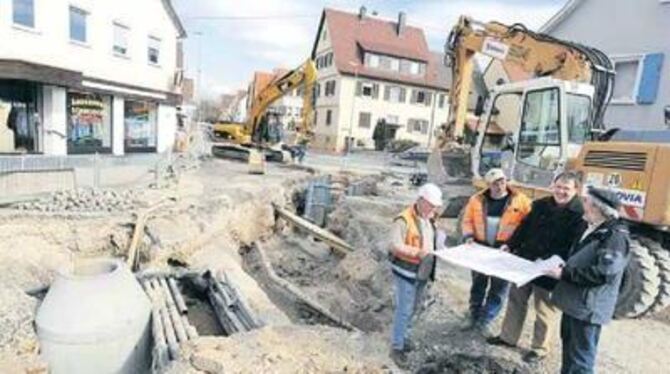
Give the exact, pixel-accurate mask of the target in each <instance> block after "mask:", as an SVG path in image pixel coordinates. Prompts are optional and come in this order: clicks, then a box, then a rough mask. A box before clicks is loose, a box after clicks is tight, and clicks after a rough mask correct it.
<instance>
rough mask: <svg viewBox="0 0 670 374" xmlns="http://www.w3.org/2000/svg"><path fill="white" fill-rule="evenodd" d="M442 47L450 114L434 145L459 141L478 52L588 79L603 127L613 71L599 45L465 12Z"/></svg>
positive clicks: (534, 73)
mask: <svg viewBox="0 0 670 374" xmlns="http://www.w3.org/2000/svg"><path fill="white" fill-rule="evenodd" d="M446 49H447V51H446V52H447V57H448V58H449V59H450V60H451V61H450V62H451V66H452V77H453V80H452V87H451V100H450V111H449V120H448V121H447V126H446V128H443V129H442V131H441V133H440V134H439V135H438V143H437V147H438V149H445V148H447V147H448V144H454V143H457V144H460V143H462V141H463V135H464V127H465V121H466V114H467V104H468V99H469V95H470V90H471V88H472V75H473V70H474V64H475V55H476V54H477V53H482V54H484V55H487V56H489V57H492V58H495V59H498V60H501V61H504V62H505V63H509V64H514V65H516V66H518V67H519V68H521V69H522V70H523V71H526V72H528V73H529V78H538V77H547V76H550V77H553V78H557V79H562V80H566V81H575V82H585V83H590V84H592V85H593V86H594V87H595V90H596V94H595V96H594V103H593V108H594V110H593V111H592V112H591V117H592V118H591V123H593V124H594V126H595V127H597V128H598V127H599V128H602V127H603V126H602V116H603V114H604V110H605V108H606V106H607V104H608V101H609V98H610V96H611V91H612V87H613V78H614V74H613V67H612V63H611V61H610V60H609V58H608V57H607V56H606V55H605V54H604V53H602V52H601V51H599V50H597V49H594V48H591V47H587V46H583V45H580V44H577V43H572V42H567V41H562V40H559V39H556V38H553V37H551V36H548V35H544V34H539V33H535V32H533V31H530V30H528V29H526V28H525V27H524V26H523V25H521V24H514V25H512V26H506V25H503V24H501V23H498V22H489V23H482V22H478V21H474V20H472V19H470V18H469V17H465V16H462V17H461V18H460V19H459V21H458V23H457V24H456V26H454V28H453V29H452V31H451V34H450V36H449V39H448V41H447V46H446Z"/></svg>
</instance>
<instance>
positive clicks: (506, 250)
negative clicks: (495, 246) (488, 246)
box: [500, 244, 512, 253]
mask: <svg viewBox="0 0 670 374" xmlns="http://www.w3.org/2000/svg"><path fill="white" fill-rule="evenodd" d="M500 250H501V251H503V252H508V253H509V252H511V251H512V250H511V249H510V248H509V247H508V246H507V244H503V245H501V246H500Z"/></svg>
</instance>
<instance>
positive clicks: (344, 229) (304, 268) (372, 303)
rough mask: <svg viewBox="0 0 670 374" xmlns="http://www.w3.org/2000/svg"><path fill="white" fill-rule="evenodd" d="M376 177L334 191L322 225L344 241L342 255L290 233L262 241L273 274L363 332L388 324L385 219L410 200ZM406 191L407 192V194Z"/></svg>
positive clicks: (380, 329) (390, 294)
mask: <svg viewBox="0 0 670 374" xmlns="http://www.w3.org/2000/svg"><path fill="white" fill-rule="evenodd" d="M390 187H391V185H390V183H389V182H386V181H382V180H380V179H379V178H377V179H375V180H373V179H372V178H365V179H363V180H361V181H356V182H353V183H349V187H348V189H349V191H350V192H351V191H352V190H354V191H355V192H354V193H358V194H365V195H362V196H361V195H359V196H350V195H339V196H338V197H337V201H336V203H335V209H334V211H333V212H332V213H331V214H330V215H329V216H328V219H327V221H328V224H327V228H328V229H329V230H330V231H332V232H333V233H335V234H336V235H339V236H340V237H342V238H343V239H344V240H346V241H347V242H348V243H350V244H351V245H352V246H353V247H354V248H355V251H354V252H353V253H349V254H347V255H346V256H342V255H340V254H338V253H336V252H331V251H330V250H329V248H328V247H327V246H326V245H325V244H323V243H319V242H316V241H314V240H312V239H309V238H307V237H304V236H302V235H300V234H297V233H295V232H294V231H286V232H284V233H283V234H281V235H278V236H277V237H275V238H273V240H271V241H269V242H268V243H266V244H265V248H266V252H267V256H268V257H269V260H270V262H271V263H272V265H273V266H274V268H275V271H276V272H277V274H278V275H279V276H280V277H282V278H285V279H287V280H289V281H290V282H292V283H294V284H295V285H297V286H299V287H300V288H301V290H302V291H304V292H305V293H306V294H307V295H309V296H310V297H312V298H313V299H314V300H317V301H318V302H320V303H321V304H322V305H324V306H325V307H326V308H327V309H328V310H330V311H331V312H332V313H334V314H335V315H337V316H339V317H341V318H343V319H344V320H345V321H347V322H348V323H350V324H352V325H353V326H355V327H356V328H359V329H361V330H363V331H368V332H386V330H387V329H388V327H389V326H390V325H391V316H392V297H393V288H392V284H393V282H392V279H391V273H390V270H389V267H388V262H387V253H388V246H389V242H388V237H389V235H388V234H389V230H390V223H391V221H392V218H393V217H394V215H396V214H397V213H398V212H399V211H400V210H401V209H402V207H403V206H404V204H407V203H409V202H410V201H411V198H410V199H409V200H408V199H407V197H406V196H405V194H403V192H406V191H405V190H406V188H407V187H404V186H402V185H401V186H392V187H394V188H390ZM410 195H411V193H410Z"/></svg>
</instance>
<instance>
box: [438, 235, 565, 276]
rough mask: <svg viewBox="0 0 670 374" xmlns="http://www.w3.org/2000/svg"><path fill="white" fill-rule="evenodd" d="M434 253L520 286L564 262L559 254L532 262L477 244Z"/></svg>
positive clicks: (462, 265) (453, 262) (444, 258)
mask: <svg viewBox="0 0 670 374" xmlns="http://www.w3.org/2000/svg"><path fill="white" fill-rule="evenodd" d="M433 253H434V255H435V256H436V257H437V258H438V259H440V260H442V261H446V262H448V263H450V264H453V265H457V266H461V267H464V268H468V269H472V270H474V271H476V272H479V273H483V274H486V275H490V276H494V277H496V278H500V279H504V280H506V281H509V282H512V283H514V284H516V285H517V286H518V287H521V286H523V285H524V284H526V283H528V282H530V281H532V280H533V279H535V278H537V277H540V276H542V275H544V273H545V271H547V270H549V269H553V268H555V267H557V266H561V265H563V264H564V262H563V260H562V259H561V258H560V257H558V256H552V257H550V258H548V259H546V260H540V261H535V262H533V261H529V260H526V259H525V258H521V257H519V256H516V255H513V254H511V253H508V252H504V251H501V250H499V249H495V248H491V247H486V246H483V245H480V244H474V243H473V244H463V245H459V246H457V247H451V248H445V249H441V250H439V251H436V252H433Z"/></svg>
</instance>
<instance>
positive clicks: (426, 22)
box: [172, 0, 566, 96]
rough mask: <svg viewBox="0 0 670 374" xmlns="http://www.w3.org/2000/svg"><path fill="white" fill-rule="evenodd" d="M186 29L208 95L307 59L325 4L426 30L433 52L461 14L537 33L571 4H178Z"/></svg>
mask: <svg viewBox="0 0 670 374" xmlns="http://www.w3.org/2000/svg"><path fill="white" fill-rule="evenodd" d="M172 1H173V3H174V5H175V7H176V9H177V12H178V13H179V15H180V17H181V20H182V22H183V24H184V26H185V27H186V32H187V33H188V39H187V40H186V42H185V48H184V49H185V54H186V70H187V76H189V77H193V78H195V79H197V77H198V74H197V70H198V67H200V68H201V69H200V70H201V74H200V76H201V79H202V81H203V85H202V90H203V91H202V92H203V95H207V96H214V95H218V94H221V93H226V92H230V91H232V90H235V89H238V88H244V87H246V85H247V83H248V82H249V80H250V79H251V77H252V74H253V72H254V71H256V70H268V71H269V70H272V69H273V68H274V67H284V68H289V69H290V68H293V67H295V66H297V65H298V64H300V63H301V62H302V61H303V60H304V59H305V58H307V57H308V56H309V54H310V52H311V48H312V43H313V42H314V38H315V34H316V31H317V28H318V26H319V17H320V15H321V11H322V10H323V8H324V7H331V8H337V9H342V10H349V11H352V12H357V11H358V9H359V8H360V6H361V5H364V6H365V7H366V8H367V9H368V14H371V13H372V12H377V14H378V17H381V18H386V19H396V18H397V15H398V12H399V11H405V12H406V13H407V23H408V24H410V25H413V26H417V27H421V28H423V29H424V31H425V32H426V37H427V39H428V45H429V47H430V48H431V49H432V50H435V51H441V50H443V48H444V47H443V46H444V42H445V40H446V37H447V35H448V33H449V30H450V29H451V27H452V26H453V24H454V23H455V21H456V20H457V18H458V16H459V15H461V14H465V15H469V16H472V17H474V18H475V19H478V20H481V21H490V20H496V21H500V22H503V23H514V22H521V23H524V24H526V25H527V26H528V27H530V28H537V27H539V26H541V25H542V24H543V23H544V22H546V21H547V20H548V19H549V18H550V17H551V16H552V15H553V14H554V13H556V11H558V9H560V7H561V6H562V5H563V4H564V3H565V1H566V0H506V1H494V0H413V1H410V0H371V1H361V0H359V1H350V0H326V1H318V0H172Z"/></svg>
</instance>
